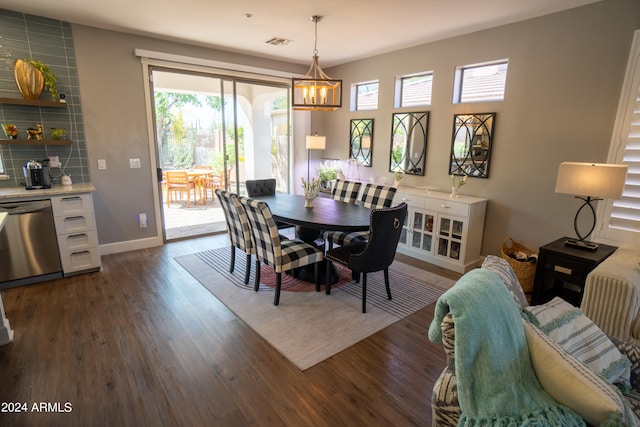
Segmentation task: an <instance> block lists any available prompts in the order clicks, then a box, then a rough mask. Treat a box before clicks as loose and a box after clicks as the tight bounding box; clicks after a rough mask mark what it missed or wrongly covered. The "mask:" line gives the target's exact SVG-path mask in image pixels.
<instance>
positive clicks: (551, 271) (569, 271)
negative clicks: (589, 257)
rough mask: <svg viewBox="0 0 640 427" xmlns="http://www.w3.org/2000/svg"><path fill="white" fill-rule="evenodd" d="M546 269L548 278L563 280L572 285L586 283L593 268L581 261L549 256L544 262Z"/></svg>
mask: <svg viewBox="0 0 640 427" xmlns="http://www.w3.org/2000/svg"><path fill="white" fill-rule="evenodd" d="M544 268H545V271H546V274H547V275H548V276H551V277H557V278H561V279H563V280H566V281H567V282H572V283H584V280H585V278H586V276H587V273H588V272H589V271H590V270H591V268H592V267H591V266H589V265H587V264H585V263H584V262H581V261H579V260H572V259H568V258H564V257H560V256H555V255H548V256H547V259H546V260H545V262H544Z"/></svg>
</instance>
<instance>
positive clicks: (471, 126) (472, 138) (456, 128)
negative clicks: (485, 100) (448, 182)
mask: <svg viewBox="0 0 640 427" xmlns="http://www.w3.org/2000/svg"><path fill="white" fill-rule="evenodd" d="M495 122H496V113H479V114H454V116H453V136H452V138H451V161H450V162H449V174H450V175H468V176H472V177H477V178H489V165H490V161H491V148H492V146H493V127H494V125H495Z"/></svg>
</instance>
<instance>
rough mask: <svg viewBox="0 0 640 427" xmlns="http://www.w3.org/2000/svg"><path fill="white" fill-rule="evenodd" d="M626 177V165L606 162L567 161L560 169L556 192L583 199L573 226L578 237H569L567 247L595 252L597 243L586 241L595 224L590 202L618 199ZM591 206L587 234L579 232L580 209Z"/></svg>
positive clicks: (591, 207)
mask: <svg viewBox="0 0 640 427" xmlns="http://www.w3.org/2000/svg"><path fill="white" fill-rule="evenodd" d="M626 177H627V165H612V164H603V163H577V162H564V163H561V164H560V168H559V169H558V179H557V180H556V193H563V194H573V195H575V197H576V198H577V199H580V200H582V201H584V203H583V204H582V206H580V209H578V212H577V213H576V216H575V218H574V220H573V228H574V230H575V232H576V235H577V236H578V239H568V240H566V241H565V245H566V246H572V247H574V248H578V249H583V250H587V251H595V250H597V249H598V245H597V244H596V243H593V242H589V241H587V239H588V238H589V235H590V234H591V233H592V232H593V230H594V229H595V227H596V210H595V208H594V207H593V205H592V204H591V202H594V201H596V200H603V199H619V198H620V197H621V196H622V190H623V189H624V184H625V180H626ZM585 207H588V208H589V209H590V210H591V214H592V215H593V218H592V221H593V222H592V225H591V229H590V230H589V232H588V233H587V234H586V235H584V236H583V235H582V234H580V230H579V229H578V216H579V215H580V211H581V210H582V209H583V208H585Z"/></svg>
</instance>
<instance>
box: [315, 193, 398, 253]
mask: <svg viewBox="0 0 640 427" xmlns="http://www.w3.org/2000/svg"><path fill="white" fill-rule="evenodd" d="M395 194H396V188H395V187H390V186H387V185H376V184H371V183H369V184H367V185H366V186H365V187H364V190H363V191H362V197H361V198H360V202H359V203H358V204H359V205H360V206H364V207H365V208H370V209H379V208H388V207H389V206H391V203H392V202H393V197H394V196H395ZM368 237H369V231H352V232H348V231H330V232H327V233H325V237H324V239H325V241H327V242H328V243H329V246H328V249H332V248H333V244H334V243H335V244H338V245H341V246H342V245H346V244H349V243H351V242H365V241H366V240H367V238H368Z"/></svg>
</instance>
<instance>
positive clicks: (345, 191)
mask: <svg viewBox="0 0 640 427" xmlns="http://www.w3.org/2000/svg"><path fill="white" fill-rule="evenodd" d="M361 185H362V183H361V182H357V181H344V180H342V181H341V180H337V181H336V185H335V186H334V187H333V190H332V191H331V198H332V199H333V200H337V201H338V202H345V203H355V202H356V200H358V193H359V192H360V186H361Z"/></svg>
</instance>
